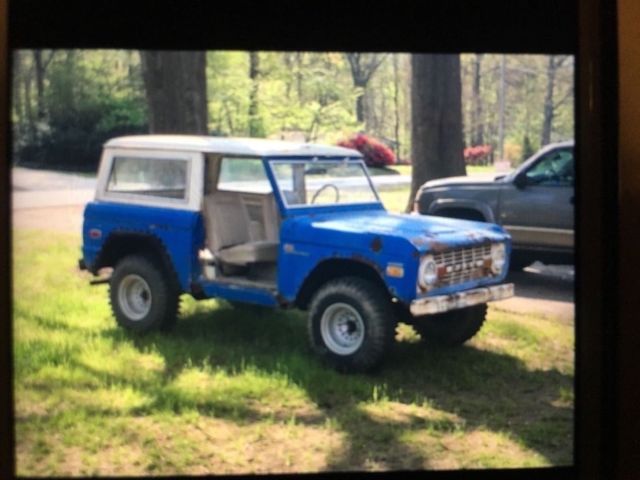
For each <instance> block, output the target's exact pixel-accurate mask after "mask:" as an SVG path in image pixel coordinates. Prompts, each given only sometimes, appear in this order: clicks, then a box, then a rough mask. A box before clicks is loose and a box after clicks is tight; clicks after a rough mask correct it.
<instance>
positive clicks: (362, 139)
mask: <svg viewBox="0 0 640 480" xmlns="http://www.w3.org/2000/svg"><path fill="white" fill-rule="evenodd" d="M338 145H339V146H341V147H345V148H353V149H354V150H358V151H359V152H360V153H361V154H362V155H363V157H364V161H365V163H366V164H367V166H369V167H386V166H389V165H394V164H395V163H396V156H395V154H394V153H393V151H392V150H391V149H390V148H389V147H387V146H386V145H385V144H384V143H382V142H381V141H379V140H376V139H375V138H373V137H369V136H368V135H365V134H364V133H358V134H356V135H353V136H352V137H351V138H348V139H347V140H341V141H340V142H338Z"/></svg>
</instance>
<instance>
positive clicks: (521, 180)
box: [513, 175, 529, 190]
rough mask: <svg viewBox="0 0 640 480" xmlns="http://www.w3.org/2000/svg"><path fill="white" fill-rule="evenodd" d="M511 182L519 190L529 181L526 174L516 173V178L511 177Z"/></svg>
mask: <svg viewBox="0 0 640 480" xmlns="http://www.w3.org/2000/svg"><path fill="white" fill-rule="evenodd" d="M513 184H514V185H515V186H516V188H519V189H520V190H522V189H523V188H524V187H526V186H527V185H528V184H529V181H528V179H527V176H526V175H518V176H517V177H516V178H514V179H513Z"/></svg>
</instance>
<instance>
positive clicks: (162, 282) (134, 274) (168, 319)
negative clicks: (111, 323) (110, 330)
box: [109, 255, 179, 332]
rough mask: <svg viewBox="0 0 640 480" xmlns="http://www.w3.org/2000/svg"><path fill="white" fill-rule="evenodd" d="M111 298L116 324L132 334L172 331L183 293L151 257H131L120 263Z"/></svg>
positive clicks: (110, 283)
mask: <svg viewBox="0 0 640 480" xmlns="http://www.w3.org/2000/svg"><path fill="white" fill-rule="evenodd" d="M109 296H110V300H111V308H112V310H113V314H114V316H115V317H116V321H117V322H118V324H119V325H120V326H122V327H124V328H126V329H128V330H133V331H136V332H148V331H152V330H168V329H170V328H171V327H173V326H174V324H175V321H176V318H177V315H178V301H179V292H178V291H177V289H176V288H175V287H174V286H173V285H172V283H171V282H170V281H169V279H168V278H167V275H164V274H163V271H162V270H161V269H159V268H158V267H157V266H156V264H154V262H152V261H151V260H149V259H148V258H147V257H144V256H141V255H131V256H128V257H125V258H123V259H122V260H120V261H119V262H118V264H117V265H116V267H115V269H114V271H113V275H112V276H111V280H110V282H109Z"/></svg>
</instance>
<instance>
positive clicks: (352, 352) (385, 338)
mask: <svg viewBox="0 0 640 480" xmlns="http://www.w3.org/2000/svg"><path fill="white" fill-rule="evenodd" d="M308 326H309V337H310V342H311V346H312V348H313V350H314V351H315V352H316V353H317V354H318V355H320V357H321V358H322V359H323V360H324V361H325V362H327V363H328V364H329V365H331V366H332V367H334V368H335V369H337V370H338V371H341V372H345V373H355V372H369V371H371V370H374V369H375V368H376V367H378V366H379V365H380V362H381V360H382V359H383V357H384V355H385V353H386V352H387V351H388V350H389V347H390V346H391V344H392V343H393V340H394V336H395V327H396V322H395V316H394V315H393V312H392V309H391V303H390V302H389V298H388V295H387V294H386V292H385V291H383V290H382V289H381V288H380V287H379V286H378V285H376V284H374V283H373V282H370V281H368V280H365V279H362V278H358V277H344V278H340V279H336V280H331V281H329V282H327V283H326V284H325V285H323V286H322V287H321V288H320V289H319V290H318V292H317V293H316V294H315V295H314V297H313V299H312V300H311V306H310V308H309V324H308Z"/></svg>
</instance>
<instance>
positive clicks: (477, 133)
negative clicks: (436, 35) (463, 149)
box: [471, 53, 484, 146]
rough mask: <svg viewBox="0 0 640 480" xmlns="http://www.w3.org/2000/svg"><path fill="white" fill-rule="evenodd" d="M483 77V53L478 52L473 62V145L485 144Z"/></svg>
mask: <svg viewBox="0 0 640 480" xmlns="http://www.w3.org/2000/svg"><path fill="white" fill-rule="evenodd" d="M481 78H482V54H481V53H478V54H476V56H475V59H474V62H473V86H472V97H471V98H472V100H471V101H472V104H473V107H472V110H471V128H472V129H473V130H472V135H471V145H472V146H473V145H484V122H483V119H482V96H481V95H480V80H481Z"/></svg>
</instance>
